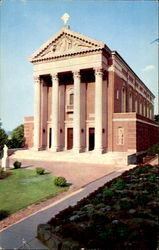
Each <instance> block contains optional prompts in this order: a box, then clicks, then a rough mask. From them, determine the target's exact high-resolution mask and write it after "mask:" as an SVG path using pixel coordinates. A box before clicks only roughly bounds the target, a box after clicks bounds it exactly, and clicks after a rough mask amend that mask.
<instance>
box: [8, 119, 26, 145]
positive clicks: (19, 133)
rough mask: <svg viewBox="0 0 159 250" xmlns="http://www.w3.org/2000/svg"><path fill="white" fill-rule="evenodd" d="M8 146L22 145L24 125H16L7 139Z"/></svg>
mask: <svg viewBox="0 0 159 250" xmlns="http://www.w3.org/2000/svg"><path fill="white" fill-rule="evenodd" d="M7 146H8V147H9V148H22V147H23V146H24V125H23V124H22V125H19V126H18V127H16V128H15V129H14V130H13V131H12V134H11V139H10V140H9V141H8V144H7Z"/></svg>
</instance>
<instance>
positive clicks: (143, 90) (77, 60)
mask: <svg viewBox="0 0 159 250" xmlns="http://www.w3.org/2000/svg"><path fill="white" fill-rule="evenodd" d="M30 62H31V63H32V64H33V68H34V80H35V83H34V88H35V97H34V98H35V99H34V103H35V105H34V118H33V117H25V122H24V130H25V147H26V148H34V149H35V150H50V151H54V152H57V151H64V150H72V151H73V152H78V153H80V152H85V151H92V152H98V153H108V152H127V153H128V154H141V153H143V152H145V151H146V150H147V149H148V147H149V146H151V145H152V144H154V143H156V142H157V131H158V125H157V123H156V122H154V120H153V116H154V105H153V103H154V95H153V94H152V92H151V91H150V90H149V89H148V88H147V87H146V85H145V84H144V83H143V82H142V81H141V80H140V79H139V77H138V76H137V75H136V74H135V73H134V71H133V70H132V69H131V68H130V66H129V65H128V64H127V63H126V62H125V61H124V60H123V58H122V57H121V56H120V55H119V53H118V52H116V51H111V50H110V49H109V48H108V47H107V46H106V45H105V44H104V43H103V42H100V41H97V40H94V39H91V38H89V37H87V36H84V35H81V34H79V33H76V32H74V31H72V30H70V28H69V26H68V25H65V26H64V27H63V28H62V29H61V30H60V31H59V32H58V33H57V34H56V35H55V36H53V37H52V38H51V39H50V40H49V41H47V42H46V43H45V44H44V45H42V46H41V47H40V48H39V49H38V50H37V51H36V52H35V53H34V54H33V55H32V56H31V57H30Z"/></svg>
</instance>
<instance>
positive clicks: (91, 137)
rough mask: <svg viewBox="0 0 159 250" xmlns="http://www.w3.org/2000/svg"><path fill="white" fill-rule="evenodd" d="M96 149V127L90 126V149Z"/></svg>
mask: <svg viewBox="0 0 159 250" xmlns="http://www.w3.org/2000/svg"><path fill="white" fill-rule="evenodd" d="M93 149H94V128H89V151H91V150H93Z"/></svg>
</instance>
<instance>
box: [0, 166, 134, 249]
mask: <svg viewBox="0 0 159 250" xmlns="http://www.w3.org/2000/svg"><path fill="white" fill-rule="evenodd" d="M27 163H28V162H27ZM36 164H38V166H39V164H44V163H42V162H36V163H34V167H35V165H36ZM51 164H52V165H51V167H53V172H54V171H55V172H56V171H57V170H58V169H59V170H60V171H62V169H65V167H66V168H68V169H67V171H68V172H67V171H66V172H65V173H64V172H63V173H62V174H63V176H66V174H67V175H68V177H69V178H70V181H71V182H73V184H74V185H75V184H76V182H75V179H76V181H77V186H78V187H80V186H81V185H82V186H83V187H81V188H79V189H78V190H77V191H75V192H73V193H71V194H70V195H68V196H65V197H64V198H62V199H60V200H58V201H56V202H54V203H53V204H51V205H49V206H48V207H45V208H44V209H42V210H40V211H38V212H37V213H35V214H33V215H31V216H29V217H28V218H25V219H24V220H22V221H20V222H18V223H16V224H14V225H12V226H10V227H8V228H6V229H4V230H2V231H1V232H0V247H1V248H2V249H47V248H46V247H45V246H43V245H42V244H41V243H40V242H39V241H38V240H37V239H36V231H37V226H38V225H39V224H40V223H46V222H47V221H48V220H50V219H51V218H52V217H53V216H55V215H56V214H58V213H59V212H60V211H62V210H63V209H65V208H67V207H68V206H73V205H75V204H76V203H77V202H78V201H79V200H81V199H82V198H84V197H86V196H88V195H89V194H90V193H92V192H93V191H94V190H96V189H98V188H99V187H100V186H102V185H103V184H104V183H106V182H108V181H110V180H111V179H113V178H115V177H117V176H119V175H120V174H121V173H122V172H123V171H125V170H126V169H129V168H131V167H130V166H129V167H128V166H120V167H119V166H118V167H116V166H110V168H109V166H108V165H107V166H104V165H103V166H102V165H100V167H99V166H98V167H97V166H92V167H91V166H88V165H87V164H86V165H87V166H86V165H85V164H81V165H76V164H75V165H74V166H73V167H72V166H70V165H69V166H67V164H66V166H64V164H63V167H61V165H58V164H57V163H56V167H55V165H54V163H51ZM82 165H83V167H82ZM40 166H41V165H40ZM45 167H46V168H49V166H48V165H47V164H46V163H45ZM94 167H95V169H96V171H95V170H94V169H93V168H94ZM102 167H103V169H105V170H103V169H102ZM74 168H75V169H74ZM99 168H100V169H99ZM49 170H50V168H49ZM76 171H77V172H78V174H79V176H78V178H77V175H76V176H75V177H74V174H75V172H76ZM83 172H84V173H83ZM99 172H102V174H101V173H100V174H99ZM58 173H59V172H58ZM92 173H94V174H93V175H92ZM105 173H106V175H105ZM100 175H102V176H101V177H100V178H99V177H98V176H100ZM71 176H72V177H71ZM82 176H83V177H84V176H87V178H86V177H85V178H84V181H82V178H83V177H82ZM89 176H91V178H89ZM97 178H98V179H97ZM94 179H96V180H94ZM78 180H79V181H78ZM23 239H24V240H25V242H26V244H23Z"/></svg>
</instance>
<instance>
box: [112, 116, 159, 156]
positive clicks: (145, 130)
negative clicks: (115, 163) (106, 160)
mask: <svg viewBox="0 0 159 250" xmlns="http://www.w3.org/2000/svg"><path fill="white" fill-rule="evenodd" d="M120 130H121V131H123V143H121V141H120V140H119V139H120V138H118V137H120V134H119V132H120ZM158 135H159V127H158V124H157V123H156V122H154V121H152V120H151V119H148V118H145V117H143V116H141V115H138V114H136V113H114V114H113V134H112V136H113V151H117V152H127V151H132V152H142V151H145V150H147V149H148V148H149V147H150V146H152V145H153V144H155V143H157V141H158Z"/></svg>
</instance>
